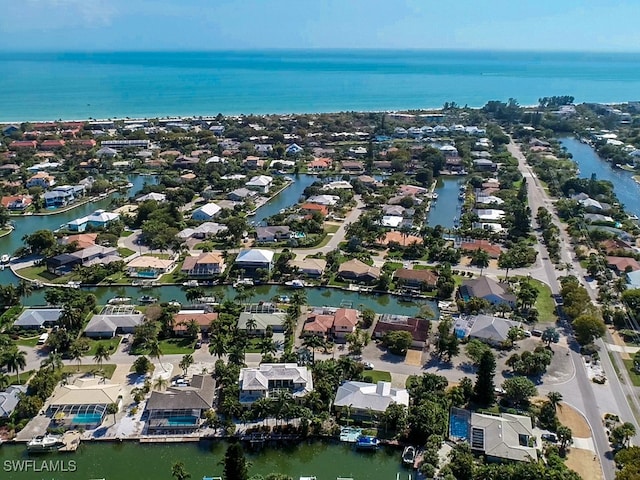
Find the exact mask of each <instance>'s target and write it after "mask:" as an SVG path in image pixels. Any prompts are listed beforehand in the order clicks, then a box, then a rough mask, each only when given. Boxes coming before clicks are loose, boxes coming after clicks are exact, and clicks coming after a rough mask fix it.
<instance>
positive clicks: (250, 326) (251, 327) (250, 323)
mask: <svg viewBox="0 0 640 480" xmlns="http://www.w3.org/2000/svg"><path fill="white" fill-rule="evenodd" d="M257 326H258V322H257V321H256V319H255V318H254V317H253V315H252V316H251V317H249V319H248V320H247V332H248V333H253V332H254V331H255V329H256V327H257Z"/></svg>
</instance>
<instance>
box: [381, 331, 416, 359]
mask: <svg viewBox="0 0 640 480" xmlns="http://www.w3.org/2000/svg"><path fill="white" fill-rule="evenodd" d="M382 342H383V343H384V344H385V345H386V346H387V348H388V349H389V351H390V352H391V353H393V354H394V355H406V354H407V350H409V347H410V346H411V344H412V343H413V335H411V332H404V331H390V332H387V333H386V334H385V335H384V337H383V338H382Z"/></svg>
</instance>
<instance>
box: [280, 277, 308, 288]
mask: <svg viewBox="0 0 640 480" xmlns="http://www.w3.org/2000/svg"><path fill="white" fill-rule="evenodd" d="M284 284H285V285H286V286H287V287H289V288H294V289H296V288H304V287H306V284H305V283H304V280H298V279H295V280H291V281H289V282H284Z"/></svg>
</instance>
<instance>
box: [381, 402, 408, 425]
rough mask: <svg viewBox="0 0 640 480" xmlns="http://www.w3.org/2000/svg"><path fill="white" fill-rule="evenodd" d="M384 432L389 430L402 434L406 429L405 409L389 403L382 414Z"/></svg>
mask: <svg viewBox="0 0 640 480" xmlns="http://www.w3.org/2000/svg"><path fill="white" fill-rule="evenodd" d="M382 423H383V425H384V428H385V431H386V430H387V428H388V429H391V430H393V431H396V432H402V431H404V429H405V428H407V407H405V406H404V405H401V404H398V403H391V404H389V406H388V407H387V409H386V410H385V411H384V413H383V414H382Z"/></svg>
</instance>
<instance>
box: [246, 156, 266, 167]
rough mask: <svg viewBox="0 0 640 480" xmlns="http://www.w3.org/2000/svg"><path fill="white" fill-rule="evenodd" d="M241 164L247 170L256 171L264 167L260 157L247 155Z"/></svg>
mask: <svg viewBox="0 0 640 480" xmlns="http://www.w3.org/2000/svg"><path fill="white" fill-rule="evenodd" d="M242 164H243V165H244V166H245V167H247V168H248V169H251V170H258V169H259V168H263V167H264V164H265V161H264V159H262V158H260V157H256V156H253V155H249V156H248V157H247V158H245V159H244V160H243V162H242Z"/></svg>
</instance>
